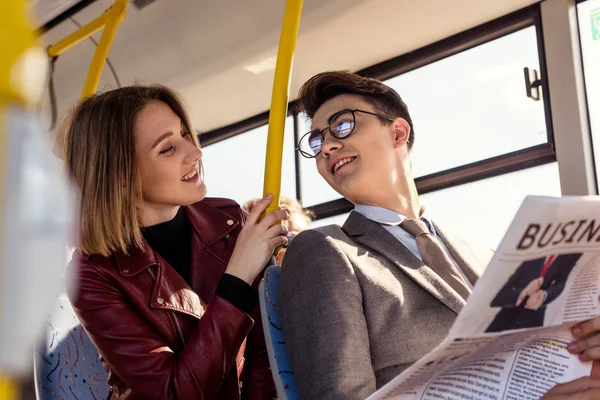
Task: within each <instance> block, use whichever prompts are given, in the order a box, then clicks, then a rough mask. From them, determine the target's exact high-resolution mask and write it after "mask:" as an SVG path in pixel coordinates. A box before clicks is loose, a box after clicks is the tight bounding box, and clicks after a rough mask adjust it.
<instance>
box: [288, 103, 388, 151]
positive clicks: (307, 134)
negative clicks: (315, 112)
mask: <svg viewBox="0 0 600 400" xmlns="http://www.w3.org/2000/svg"><path fill="white" fill-rule="evenodd" d="M357 112H359V113H363V114H369V115H372V116H374V117H377V118H381V119H383V120H385V121H388V122H394V119H393V118H390V117H388V116H385V115H381V114H377V113H374V112H371V111H366V110H360V109H358V108H356V109H353V110H351V109H344V110H340V111H338V112H336V113H335V114H333V115H332V116H331V117H329V121H330V122H329V126H327V127H325V128H323V129H321V130H318V129H313V130H312V131H310V132H307V133H305V134H304V135H302V137H301V138H300V140H298V143H297V144H296V151H297V152H298V153H300V154H301V155H302V156H303V157H305V158H315V157H317V156H318V155H319V154H321V150H319V152H318V153H314V154H310V153H307V152H305V151H303V150H302V149H301V148H300V143H302V141H303V140H305V139H306V138H307V137H310V136H311V135H314V134H315V133H318V134H319V135H321V142H324V141H325V131H326V130H329V133H330V134H331V136H333V137H334V138H336V139H346V138H347V137H349V136H350V135H352V133H354V129H355V128H356V114H355V113H357ZM344 113H350V114H352V129H351V130H350V132H349V133H348V134H347V135H345V136H337V135H336V134H335V133H333V132H334V130H332V129H331V124H333V122H334V121H335V120H336V118H337V117H338V116H340V115H341V114H344ZM309 147H310V145H309Z"/></svg>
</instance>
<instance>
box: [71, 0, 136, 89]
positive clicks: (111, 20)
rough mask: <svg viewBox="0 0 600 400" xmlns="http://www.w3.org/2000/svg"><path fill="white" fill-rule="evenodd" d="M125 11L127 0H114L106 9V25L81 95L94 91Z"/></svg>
mask: <svg viewBox="0 0 600 400" xmlns="http://www.w3.org/2000/svg"><path fill="white" fill-rule="evenodd" d="M126 12H127V0H116V1H115V3H114V4H113V5H112V6H111V7H110V8H109V9H108V10H107V11H106V13H105V14H106V25H105V26H104V31H103V32H102V36H101V37H100V41H99V42H98V47H97V48H96V53H94V58H93V59H92V63H91V65H90V70H89V71H88V75H87V78H86V80H85V85H83V90H82V91H81V97H82V98H85V97H89V96H91V95H93V94H94V93H96V88H97V87H98V83H99V82H100V76H101V75H102V69H103V68H104V64H105V62H106V58H107V57H108V52H109V50H110V45H111V44H112V42H113V39H114V38H115V35H116V33H117V29H118V28H119V24H120V23H121V21H123V18H125V13H126Z"/></svg>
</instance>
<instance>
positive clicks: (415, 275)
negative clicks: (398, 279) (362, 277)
mask: <svg viewBox="0 0 600 400" xmlns="http://www.w3.org/2000/svg"><path fill="white" fill-rule="evenodd" d="M342 229H343V230H344V231H345V232H346V233H347V234H348V235H349V236H351V237H352V238H353V239H354V240H355V241H356V242H358V243H360V244H361V245H363V246H365V247H367V248H369V249H371V250H373V251H374V252H376V253H378V254H379V255H381V256H383V257H385V258H387V259H388V260H389V261H391V262H392V263H393V264H394V265H396V266H397V267H398V268H400V269H401V270H402V271H403V272H404V273H406V274H407V275H408V276H409V277H411V278H412V279H413V280H414V281H415V282H416V283H418V284H419V285H420V286H421V287H423V288H424V289H425V290H427V291H428V292H429V293H431V294H432V295H433V296H434V297H436V298H437V299H438V300H440V301H441V302H442V303H443V304H445V305H446V306H447V307H449V308H450V309H451V310H453V311H454V312H456V313H458V312H459V311H460V309H461V308H462V306H463V305H464V304H465V301H464V300H463V299H462V298H461V297H460V296H459V295H458V294H457V293H456V292H455V291H454V290H453V289H452V288H451V287H450V286H449V285H448V284H447V283H446V282H444V281H443V280H442V279H441V278H440V277H439V276H438V275H437V274H435V273H434V272H433V271H432V270H431V269H430V268H429V267H427V266H426V265H425V264H423V262H422V261H421V260H420V259H419V258H418V257H416V256H415V255H414V254H413V253H412V252H411V251H410V250H408V249H407V248H406V247H405V246H404V245H403V244H402V243H400V242H399V241H398V239H396V238H395V237H394V236H393V235H392V234H390V233H389V232H388V231H386V230H385V229H383V228H382V227H381V226H380V225H379V224H378V223H376V222H373V221H371V220H369V219H368V218H366V217H364V216H363V215H362V214H360V213H357V212H355V211H353V212H351V213H350V216H349V217H348V219H347V220H346V222H345V223H344V226H343V228H342Z"/></svg>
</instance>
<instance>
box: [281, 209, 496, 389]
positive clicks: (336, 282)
mask: <svg viewBox="0 0 600 400" xmlns="http://www.w3.org/2000/svg"><path fill="white" fill-rule="evenodd" d="M436 230H437V233H438V235H439V236H440V237H441V238H442V241H443V242H444V244H445V245H446V247H447V248H448V250H449V251H450V253H451V255H452V257H453V258H454V259H455V260H456V262H457V263H458V264H459V265H460V266H461V268H462V270H463V271H464V273H465V275H466V276H467V278H468V279H469V280H470V281H471V283H475V281H476V280H477V278H478V277H479V275H480V274H481V272H483V269H484V268H485V266H486V265H487V263H488V261H489V259H490V258H491V255H492V252H491V250H487V249H486V250H476V249H474V248H473V247H470V246H468V245H467V244H466V243H464V242H463V241H461V240H459V239H456V238H452V237H450V236H447V235H445V234H444V232H443V231H442V230H440V229H439V227H437V226H436ZM463 304H464V301H463V300H462V298H461V297H460V296H458V295H457V294H456V293H455V292H454V291H453V290H452V289H451V288H450V286H449V285H448V284H446V282H444V281H443V280H441V279H440V278H439V277H438V276H437V275H436V274H434V273H433V272H432V270H431V269H429V267H427V266H425V265H424V264H423V262H422V261H421V260H419V258H418V257H416V256H415V255H414V254H412V253H411V252H410V250H408V249H407V248H406V247H405V246H403V245H402V244H401V243H400V242H399V241H398V240H397V239H396V238H395V237H394V236H393V235H391V234H390V233H389V232H387V231H386V230H385V229H383V228H382V227H381V226H380V225H379V224H377V223H375V222H373V221H371V220H369V219H367V218H365V217H364V216H362V215H361V214H359V213H357V212H352V213H351V214H350V216H349V217H348V219H347V220H346V222H345V223H344V226H343V227H339V226H337V225H330V226H325V227H320V228H317V229H313V230H309V231H305V232H302V233H301V234H299V235H298V236H297V237H296V238H295V239H294V240H293V241H292V243H291V244H290V247H289V248H288V250H287V252H286V255H285V258H284V261H283V271H282V277H281V283H280V287H279V312H280V319H281V324H282V328H283V332H284V337H285V344H286V349H287V351H288V354H289V356H290V359H291V362H292V368H293V370H294V375H295V378H296V383H297V385H298V390H299V392H300V396H301V397H302V398H304V399H364V398H366V397H367V396H369V395H370V394H372V393H373V392H374V391H375V390H377V389H378V388H380V387H381V386H383V385H384V384H385V383H387V382H388V381H389V380H391V379H392V378H393V377H395V376H396V375H398V374H399V373H400V372H402V371H403V370H404V369H405V368H407V367H408V366H410V365H411V364H413V363H414V362H415V361H417V360H418V359H419V358H421V357H423V356H424V355H425V354H427V353H428V352H429V351H430V350H432V349H433V348H434V347H435V346H436V345H438V344H439V343H440V342H441V341H442V340H443V339H444V337H445V336H446V334H447V333H448V330H449V329H450V326H451V324H452V322H453V321H454V319H455V317H456V315H457V313H458V311H459V310H460V309H461V307H462V305H463Z"/></svg>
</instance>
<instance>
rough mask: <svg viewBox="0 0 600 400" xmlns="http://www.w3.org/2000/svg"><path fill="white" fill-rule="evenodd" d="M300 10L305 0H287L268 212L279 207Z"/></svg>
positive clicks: (268, 166) (272, 118)
mask: <svg viewBox="0 0 600 400" xmlns="http://www.w3.org/2000/svg"><path fill="white" fill-rule="evenodd" d="M301 13H302V0H287V3H286V5H285V14H284V16H283V24H282V27H281V36H280V38H279V49H278V51H277V64H276V65H275V77H274V79H273V94H272V96H271V111H270V113H269V131H268V137H267V155H266V159H265V180H264V187H263V194H265V195H266V194H267V193H271V194H272V195H273V199H272V200H271V203H270V204H269V206H268V207H267V209H266V211H265V215H266V214H268V213H269V212H271V211H274V210H277V209H278V208H279V195H280V192H281V159H282V153H283V133H284V129H285V120H286V117H287V107H288V96H289V93H290V77H291V69H292V62H293V59H294V51H295V49H296V39H297V37H298V27H299V26H300V14H301Z"/></svg>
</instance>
